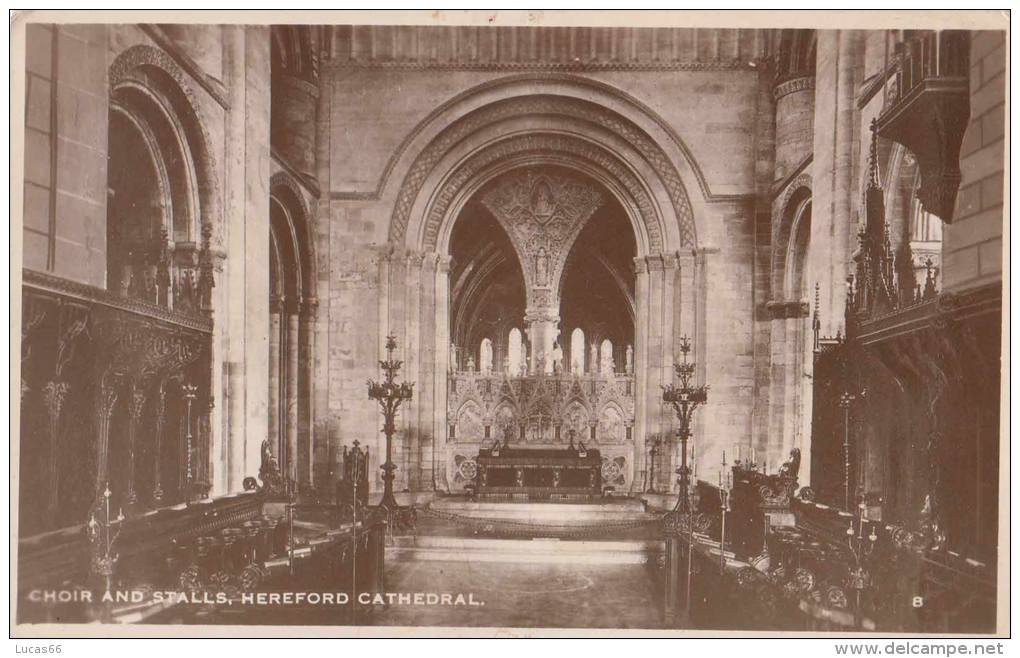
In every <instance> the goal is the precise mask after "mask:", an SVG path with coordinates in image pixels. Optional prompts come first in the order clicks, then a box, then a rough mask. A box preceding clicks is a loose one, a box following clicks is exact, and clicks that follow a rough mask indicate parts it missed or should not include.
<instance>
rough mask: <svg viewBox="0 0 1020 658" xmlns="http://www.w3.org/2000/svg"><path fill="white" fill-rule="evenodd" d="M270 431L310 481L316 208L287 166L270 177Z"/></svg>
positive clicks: (285, 464)
mask: <svg viewBox="0 0 1020 658" xmlns="http://www.w3.org/2000/svg"><path fill="white" fill-rule="evenodd" d="M269 193H270V204H269V205H270V218H269V219H270V221H269V230H270V271H269V286H270V287H269V291H268V293H269V297H270V304H269V309H270V311H269V435H268V439H269V442H270V446H271V448H272V449H273V450H274V451H275V454H276V455H277V457H278V460H279V462H280V465H281V468H282V469H283V472H284V473H285V474H286V476H287V478H288V479H289V480H290V481H291V482H292V483H293V484H294V485H295V486H297V485H302V484H310V483H311V481H312V468H313V455H312V452H313V444H312V438H311V428H312V426H313V422H314V419H313V417H312V409H313V406H312V404H311V391H312V383H311V374H312V359H313V355H314V339H315V331H314V323H315V319H316V312H317V307H318V297H317V295H316V281H317V278H316V276H315V272H316V264H315V245H314V240H313V239H312V234H311V214H310V211H309V208H308V204H307V202H306V201H305V198H304V196H303V194H302V193H301V189H300V187H299V186H298V185H297V183H296V182H295V181H294V180H293V179H292V178H291V177H290V175H289V174H287V173H285V172H281V173H278V174H276V175H274V176H273V178H272V179H271V180H270V187H269Z"/></svg>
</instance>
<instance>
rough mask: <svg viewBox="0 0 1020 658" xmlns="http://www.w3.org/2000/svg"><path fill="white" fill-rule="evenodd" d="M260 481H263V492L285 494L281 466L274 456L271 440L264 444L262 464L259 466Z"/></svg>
mask: <svg viewBox="0 0 1020 658" xmlns="http://www.w3.org/2000/svg"><path fill="white" fill-rule="evenodd" d="M259 479H260V480H262V491H263V492H264V493H267V494H269V495H276V494H282V493H284V484H283V475H281V473H280V464H279V462H278V461H276V456H275V455H273V446H272V444H271V443H270V441H269V439H266V440H265V441H263V442H262V464H261V466H259Z"/></svg>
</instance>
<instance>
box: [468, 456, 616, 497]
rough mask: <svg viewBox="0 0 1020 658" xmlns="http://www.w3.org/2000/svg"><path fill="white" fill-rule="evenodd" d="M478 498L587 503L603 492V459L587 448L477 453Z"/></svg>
mask: <svg viewBox="0 0 1020 658" xmlns="http://www.w3.org/2000/svg"><path fill="white" fill-rule="evenodd" d="M476 462H477V464H478V475H477V478H476V491H477V495H478V496H479V497H484V498H497V499H499V498H502V499H510V500H572V499H577V500H588V499H590V498H592V497H594V496H598V495H600V493H601V491H602V456H601V454H600V453H599V451H598V450H591V449H585V448H584V446H583V445H582V446H578V447H574V446H568V447H564V448H523V447H521V448H518V447H512V448H511V447H507V446H500V445H499V443H498V442H497V443H496V445H494V446H493V447H491V448H482V449H480V450H479V451H478V458H477V460H476Z"/></svg>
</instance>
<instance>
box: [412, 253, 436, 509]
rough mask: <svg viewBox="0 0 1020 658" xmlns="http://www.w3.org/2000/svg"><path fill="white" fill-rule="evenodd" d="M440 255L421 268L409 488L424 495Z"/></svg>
mask: <svg viewBox="0 0 1020 658" xmlns="http://www.w3.org/2000/svg"><path fill="white" fill-rule="evenodd" d="M438 260H439V255H438V254H436V253H429V254H426V255H425V258H424V260H423V261H422V268H421V283H420V287H421V301H420V307H419V319H418V345H419V348H418V350H419V356H418V367H417V372H418V374H417V385H416V386H415V389H417V397H418V407H417V410H416V411H417V413H416V417H415V426H416V430H415V432H414V434H413V435H411V437H410V439H411V441H410V443H411V445H410V448H411V450H410V455H409V457H410V458H409V460H408V468H409V469H410V471H409V473H408V475H409V478H410V479H409V486H410V489H411V491H420V490H421V489H422V483H423V482H425V481H426V480H425V478H426V473H423V471H425V470H426V469H425V468H424V467H425V466H426V464H425V463H424V462H423V461H422V458H423V454H424V450H423V448H424V446H425V445H426V444H429V443H431V442H432V441H433V440H434V437H433V435H432V423H433V418H434V415H435V414H434V412H433V407H434V406H435V403H436V389H435V375H434V370H435V358H436V351H437V350H436V342H435V340H436V325H435V324H434V323H433V322H431V320H432V318H435V317H436V292H437V291H436V286H435V285H434V282H435V281H436V269H437V265H438Z"/></svg>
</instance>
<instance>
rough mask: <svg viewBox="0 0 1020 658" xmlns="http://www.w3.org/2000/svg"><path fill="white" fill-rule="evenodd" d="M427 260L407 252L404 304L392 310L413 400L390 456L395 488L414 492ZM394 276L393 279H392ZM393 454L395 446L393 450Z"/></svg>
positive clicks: (406, 405)
mask: <svg viewBox="0 0 1020 658" xmlns="http://www.w3.org/2000/svg"><path fill="white" fill-rule="evenodd" d="M427 259H428V257H427V256H425V255H424V254H422V253H421V252H417V251H415V252H410V253H408V254H407V258H406V259H405V261H404V265H405V270H404V277H403V279H402V281H401V283H402V284H403V288H404V303H403V305H402V308H401V309H395V310H396V311H397V312H402V313H403V326H404V330H403V333H404V335H403V336H398V337H397V338H398V340H399V341H400V344H401V345H403V346H404V351H403V355H402V356H403V357H404V367H403V368H402V369H401V371H400V376H401V377H402V378H403V379H404V381H409V382H414V384H415V386H414V397H413V398H411V401H410V402H405V403H404V404H403V405H401V408H400V416H401V420H400V427H402V428H403V436H399V435H398V437H397V438H395V440H398V439H402V440H401V441H400V443H399V446H400V452H399V457H397V456H394V459H393V461H394V462H396V463H397V465H398V466H399V467H400V470H399V471H397V480H396V484H399V485H401V486H400V487H399V488H407V489H411V490H413V489H414V484H415V480H416V476H415V471H416V470H417V468H418V467H417V465H416V464H415V444H416V443H417V442H418V439H419V434H420V433H421V430H422V428H421V427H420V426H419V423H418V413H419V410H420V409H421V406H422V395H423V394H424V390H423V387H422V381H421V372H420V368H421V365H422V360H423V359H424V355H423V354H422V350H423V347H424V346H423V345H422V341H421V314H422V312H423V310H424V309H423V306H424V302H423V299H422V298H423V297H424V296H425V294H426V290H430V289H431V288H432V286H428V285H426V282H427V281H428V278H427V277H426V276H425V273H424V267H423V265H424V263H425V261H426V260H427ZM394 276H396V275H394ZM393 448H394V451H395V452H396V450H397V444H395V445H394V446H393Z"/></svg>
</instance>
